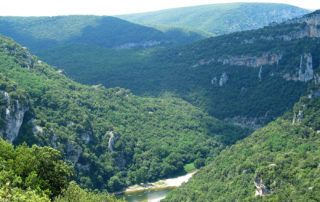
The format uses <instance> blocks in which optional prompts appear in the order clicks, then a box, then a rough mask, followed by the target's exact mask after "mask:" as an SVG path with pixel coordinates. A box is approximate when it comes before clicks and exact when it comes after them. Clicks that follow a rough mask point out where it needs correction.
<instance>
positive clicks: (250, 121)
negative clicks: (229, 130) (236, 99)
mask: <svg viewBox="0 0 320 202" xmlns="http://www.w3.org/2000/svg"><path fill="white" fill-rule="evenodd" d="M266 117H267V116H265V117H260V118H257V117H256V118H249V117H242V116H236V117H232V118H226V119H225V121H226V122H228V123H231V124H234V125H237V126H240V127H242V128H250V129H253V130H257V129H259V128H261V127H262V126H263V125H264V124H265V123H266Z"/></svg>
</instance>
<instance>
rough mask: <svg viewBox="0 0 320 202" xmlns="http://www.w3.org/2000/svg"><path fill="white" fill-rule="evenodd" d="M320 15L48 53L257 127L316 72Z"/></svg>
mask: <svg viewBox="0 0 320 202" xmlns="http://www.w3.org/2000/svg"><path fill="white" fill-rule="evenodd" d="M319 16H320V14H319V13H318V12H315V13H313V14H310V15H307V16H305V17H303V18H298V19H297V20H292V21H288V22H286V23H280V24H275V25H272V26H268V27H265V28H263V29H258V30H254V31H245V32H238V33H233V34H230V35H224V36H219V37H213V38H209V39H205V40H202V41H200V42H196V43H193V44H191V45H187V46H183V47H175V48H157V49H149V50H141V51H134V50H122V51H118V52H115V53H113V54H111V53H108V52H104V51H103V50H101V51H97V52H94V51H89V52H90V53H88V52H87V51H86V50H85V49H86V48H85V47H78V49H62V50H56V51H53V52H45V53H44V55H43V56H44V58H47V60H48V61H49V62H52V63H55V64H59V65H61V66H63V67H64V69H65V70H66V72H67V74H68V75H70V76H71V77H73V78H75V79H76V80H78V81H81V82H84V83H91V84H94V83H101V84H103V85H105V86H107V87H114V86H121V87H124V88H128V89H131V90H132V91H133V92H134V93H138V94H141V95H145V94H151V95H161V93H163V92H165V91H169V92H173V93H175V94H176V95H178V96H180V97H182V98H184V99H186V100H187V101H189V102H191V103H192V104H194V105H196V106H198V107H201V108H202V109H204V110H206V111H207V112H209V114H211V115H213V116H215V117H217V118H220V119H223V120H227V121H230V122H233V123H237V124H240V125H242V126H246V127H251V128H258V127H261V126H262V125H264V124H265V123H267V122H269V121H270V120H273V119H275V118H276V117H278V116H279V115H281V114H282V113H284V112H285V111H287V110H289V109H290V108H291V107H292V106H293V104H294V103H295V102H297V101H298V99H299V97H300V96H301V95H303V94H304V93H305V92H306V89H307V86H308V84H309V83H311V82H315V81H317V80H318V77H319V74H318V71H319V69H318V68H319V54H318V52H319V51H320V50H319V47H320V46H319V43H320V40H319V36H320V35H319V27H318V25H319V18H320V17H319ZM98 52H100V54H101V55H102V56H103V57H100V56H97V55H98V54H97V53H98ZM67 53H70V54H67ZM61 54H63V55H66V56H65V57H63V58H61V57H60V55H61ZM85 56H87V57H85ZM75 58H85V59H80V60H74V59H75ZM88 58H89V59H88ZM87 59H88V60H87ZM102 63H104V64H105V66H104V65H99V64H102Z"/></svg>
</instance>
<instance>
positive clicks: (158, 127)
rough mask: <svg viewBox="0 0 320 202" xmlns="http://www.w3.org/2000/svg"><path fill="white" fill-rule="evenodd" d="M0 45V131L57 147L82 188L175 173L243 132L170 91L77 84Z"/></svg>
mask: <svg viewBox="0 0 320 202" xmlns="http://www.w3.org/2000/svg"><path fill="white" fill-rule="evenodd" d="M0 44H1V46H0V47H1V48H0V70H1V74H0V90H1V91H0V92H1V94H0V95H1V96H0V98H1V103H2V105H1V116H0V123H1V126H2V127H1V130H0V132H1V133H2V136H3V137H4V138H6V139H7V140H9V141H11V142H12V143H14V144H21V143H24V142H25V143H27V144H28V145H32V144H37V145H48V146H51V147H54V148H56V149H58V150H59V151H61V152H62V153H63V154H64V156H65V158H66V159H67V160H69V161H70V162H71V163H72V164H73V166H74V167H75V170H76V178H75V179H77V181H78V182H79V183H80V184H81V185H83V186H85V187H89V188H99V189H108V190H110V191H117V190H121V189H122V188H123V187H125V186H128V185H130V184H134V183H140V182H146V181H150V180H155V179H159V178H163V177H168V176H172V175H176V174H177V173H181V172H184V165H185V164H188V163H192V162H194V161H196V160H198V161H199V160H202V161H204V160H205V159H206V158H208V157H212V156H215V155H216V154H217V153H218V152H219V151H221V149H223V148H224V147H225V146H227V145H229V144H232V143H234V142H235V141H237V140H238V139H241V138H243V137H245V135H248V134H249V131H248V130H244V129H241V128H239V127H236V126H232V125H229V124H225V123H223V122H221V121H219V120H217V119H215V118H213V117H210V116H209V115H207V114H206V113H204V112H202V111H201V110H199V109H198V108H196V107H193V106H192V105H190V104H189V103H187V102H185V101H183V100H181V99H179V98H176V97H174V96H172V95H167V96H165V97H163V98H147V97H137V96H135V95H133V94H132V93H130V91H128V90H125V89H121V88H114V89H106V88H104V87H103V86H85V85H81V84H79V83H76V82H73V81H71V80H70V79H68V78H67V77H66V76H64V75H63V74H62V73H61V71H60V70H58V69H54V68H52V67H50V66H48V65H47V64H45V63H44V62H42V61H40V60H38V59H37V58H36V57H35V56H32V55H31V54H30V53H29V52H28V51H27V50H26V49H25V48H23V47H21V46H19V45H18V44H16V43H15V42H14V41H12V40H9V39H6V38H4V37H1V38H0ZM106 181H107V182H108V183H105V182H106Z"/></svg>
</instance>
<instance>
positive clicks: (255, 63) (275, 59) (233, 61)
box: [218, 53, 282, 68]
mask: <svg viewBox="0 0 320 202" xmlns="http://www.w3.org/2000/svg"><path fill="white" fill-rule="evenodd" d="M281 58H282V55H280V54H275V53H263V54H262V55H261V56H246V55H241V56H227V57H226V58H219V59H218V62H220V63H222V64H224V65H234V66H247V67H255V68H257V67H261V66H263V65H274V64H277V65H278V63H279V61H280V60H281Z"/></svg>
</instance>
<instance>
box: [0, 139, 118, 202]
mask: <svg viewBox="0 0 320 202" xmlns="http://www.w3.org/2000/svg"><path fill="white" fill-rule="evenodd" d="M0 163H1V170H0V200H1V201H10V202H11V201H12V202H49V201H55V202H80V201H81V202H84V201H87V202H103V201H107V202H116V201H119V202H120V201H122V200H118V199H116V198H115V197H111V196H108V195H107V194H102V193H93V192H89V191H87V190H84V189H81V188H80V187H79V186H78V185H77V184H76V183H75V182H72V181H71V179H72V175H73V169H72V167H71V166H70V165H69V164H67V163H66V162H63V161H62V155H61V154H60V152H59V151H57V150H55V149H53V148H50V147H38V146H32V147H31V148H29V147H28V146H27V145H25V144H24V145H20V146H18V147H13V145H11V144H9V143H8V142H6V141H4V140H2V139H0Z"/></svg>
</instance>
